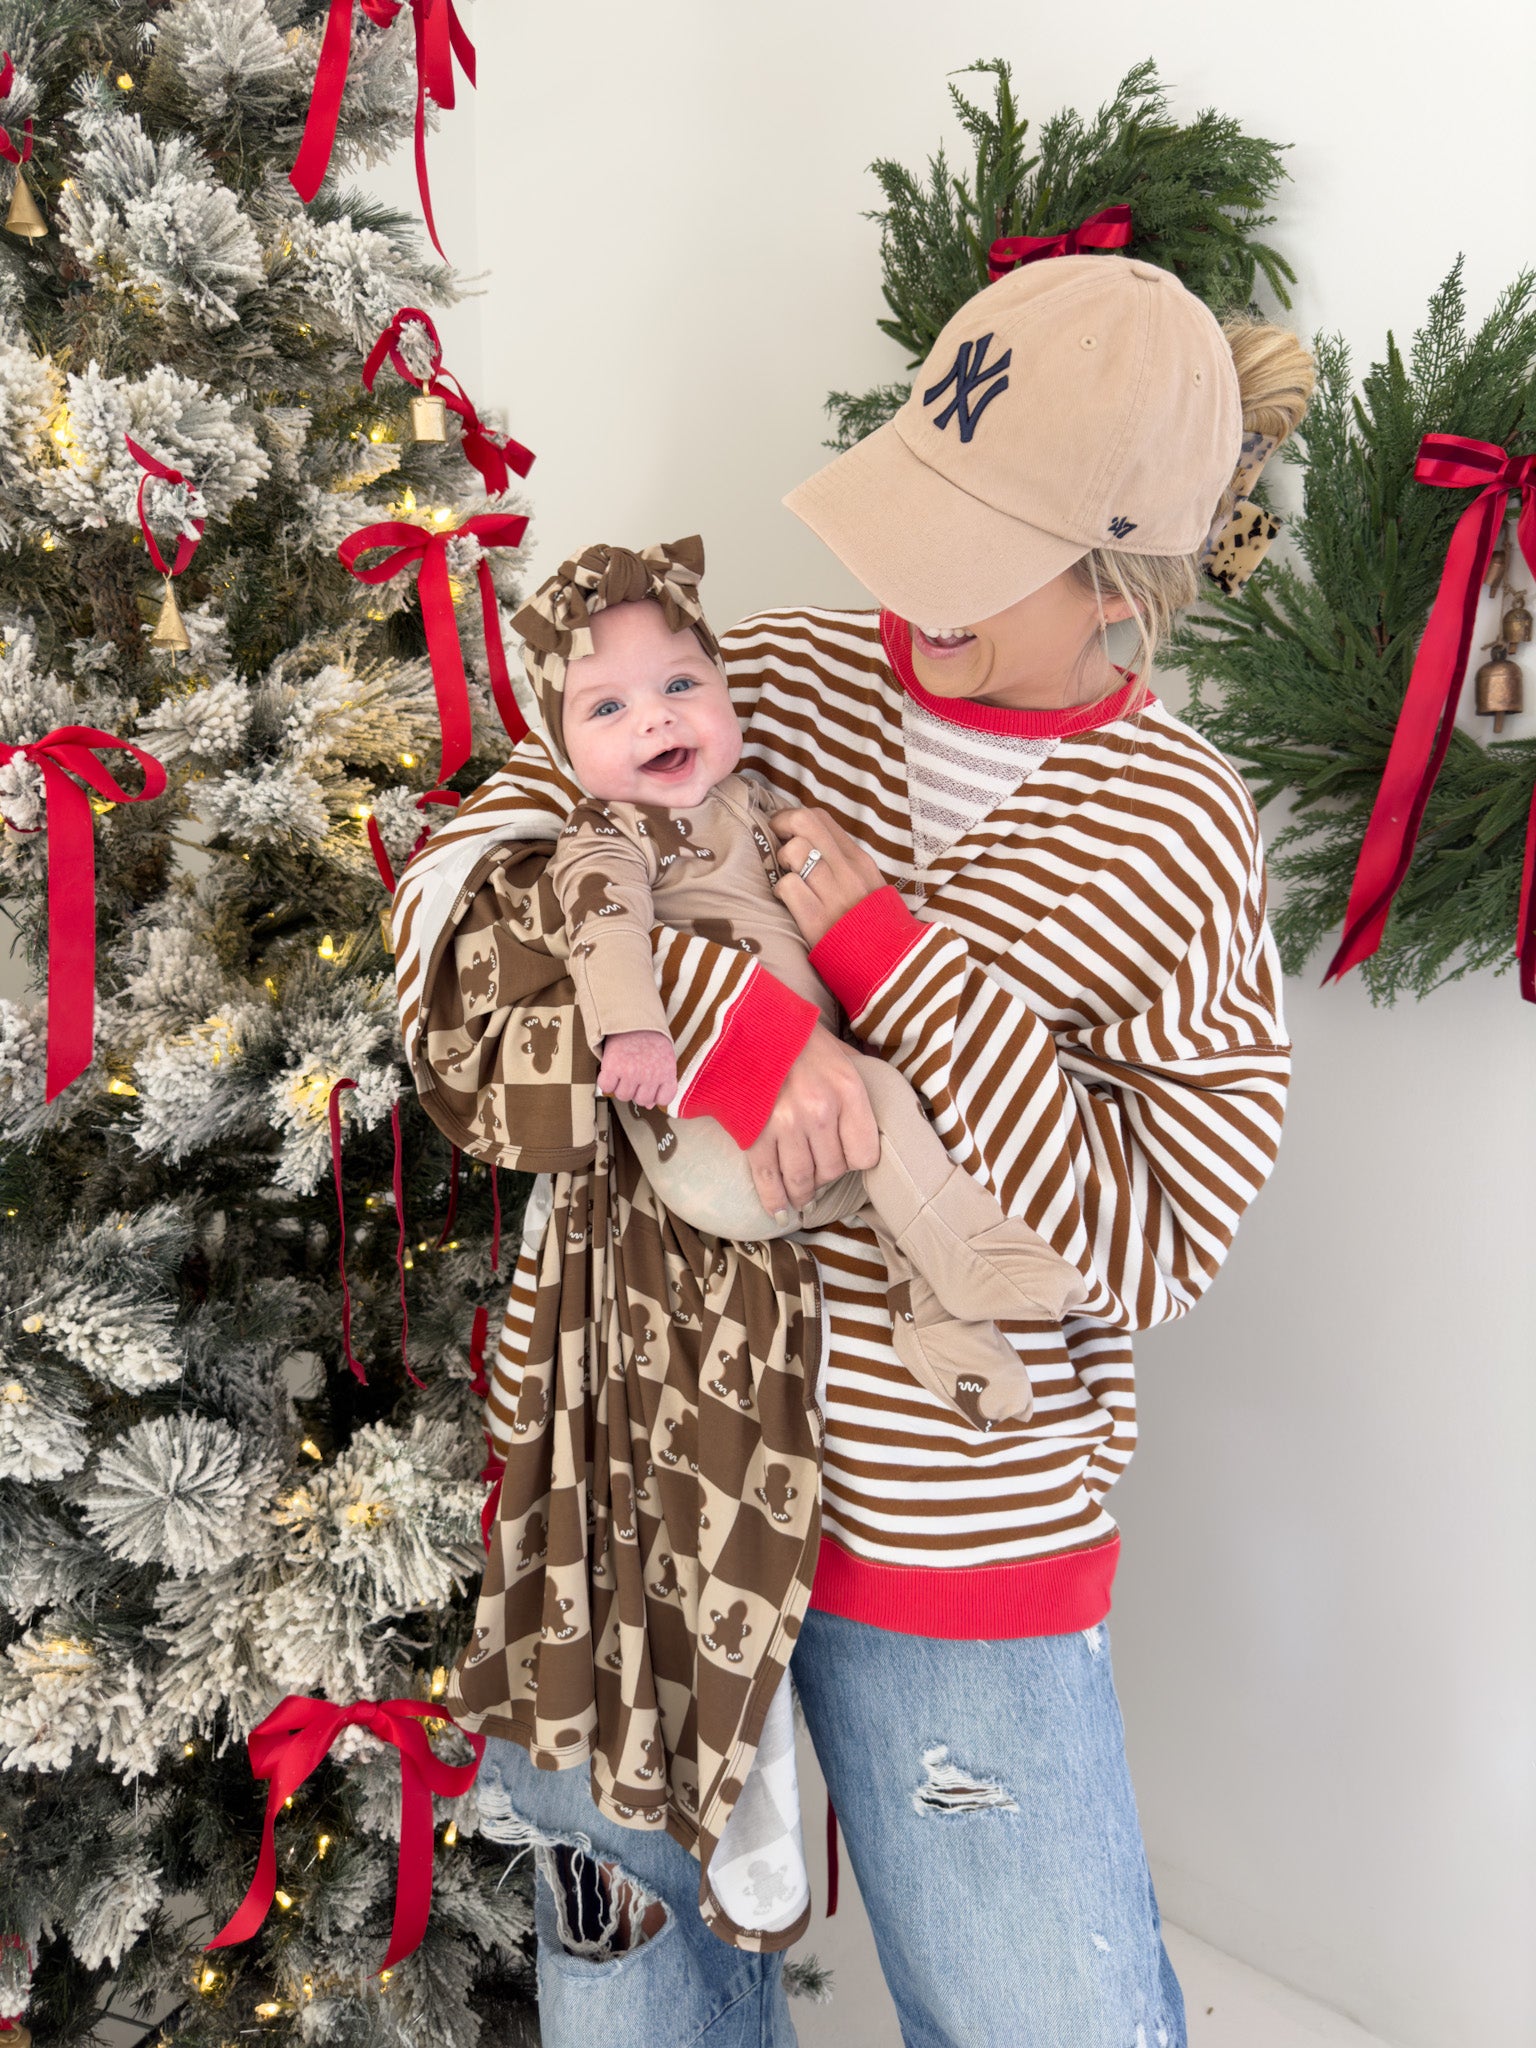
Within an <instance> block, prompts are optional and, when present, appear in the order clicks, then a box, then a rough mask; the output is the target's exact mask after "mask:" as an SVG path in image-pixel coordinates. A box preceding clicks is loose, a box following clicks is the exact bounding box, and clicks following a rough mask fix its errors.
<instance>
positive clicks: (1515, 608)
mask: <svg viewBox="0 0 1536 2048" xmlns="http://www.w3.org/2000/svg"><path fill="white" fill-rule="evenodd" d="M1525 595H1526V594H1525V592H1524V591H1523V590H1512V591H1511V592H1510V593H1509V610H1508V611H1507V612H1505V614H1504V619H1503V623H1502V624H1501V625H1500V627H1499V638H1500V639H1501V640H1502V641H1503V642H1504V645H1505V646H1506V647H1518V646H1519V645H1520V644H1521V643H1522V642H1523V641H1526V640H1529V639H1530V637H1531V615H1530V613H1529V611H1527V609H1526V604H1525Z"/></svg>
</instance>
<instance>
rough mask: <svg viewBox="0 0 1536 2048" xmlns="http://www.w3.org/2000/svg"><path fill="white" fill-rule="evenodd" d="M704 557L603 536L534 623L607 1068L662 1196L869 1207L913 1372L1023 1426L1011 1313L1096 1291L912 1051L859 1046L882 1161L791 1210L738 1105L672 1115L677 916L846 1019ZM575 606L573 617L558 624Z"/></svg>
mask: <svg viewBox="0 0 1536 2048" xmlns="http://www.w3.org/2000/svg"><path fill="white" fill-rule="evenodd" d="M702 569H703V548H702V545H701V543H699V542H698V541H697V540H696V539H695V540H692V541H680V542H676V543H673V544H672V545H671V546H670V547H667V548H652V549H647V550H646V551H645V554H644V555H643V556H635V555H632V554H629V553H628V552H627V551H626V550H623V549H616V548H606V547H599V548H589V549H588V550H587V551H586V552H585V553H584V554H583V555H581V556H578V557H576V558H575V559H574V560H573V561H572V562H568V563H566V564H565V565H564V566H563V568H562V570H561V571H560V573H559V575H557V576H556V577H553V578H551V579H550V581H549V583H547V584H545V585H544V586H543V588H542V589H541V590H540V591H539V593H538V595H537V596H536V597H535V598H534V600H533V601H532V603H531V605H529V606H527V607H525V608H524V610H523V611H522V612H521V613H519V615H518V617H517V619H516V620H515V621H514V624H515V625H516V626H517V627H518V629H519V630H521V631H523V632H524V634H525V642H526V646H525V653H526V658H527V665H528V670H529V675H530V679H531V680H532V682H533V685H534V688H535V690H536V692H537V693H538V695H539V697H540V701H541V708H542V711H543V715H544V723H545V730H546V735H547V738H548V740H549V743H550V745H551V748H552V749H553V751H554V752H555V754H556V756H557V758H561V757H563V758H564V760H566V761H567V762H568V763H569V767H570V771H571V774H572V776H573V778H574V779H575V781H576V782H577V783H579V784H580V786H581V787H582V789H584V790H585V791H586V792H587V797H586V801H584V802H582V803H580V804H578V805H577V806H576V808H575V809H574V810H573V811H572V813H571V817H570V821H569V823H568V824H567V826H566V828H565V831H564V833H563V835H562V837H561V838H560V840H559V841H558V843H557V845H556V849H555V853H554V856H553V858H552V860H551V862H550V866H549V871H548V877H549V881H550V884H551V886H552V887H553V889H554V891H555V894H556V897H557V898H558V900H559V903H560V906H561V909H562V910H563V912H564V914H565V919H566V931H567V936H568V938H569V941H570V967H571V975H572V978H573V980H574V983H575V988H576V996H577V1002H578V1005H579V1007H580V1010H581V1017H582V1023H583V1026H584V1028H585V1030H586V1032H587V1035H588V1037H589V1039H590V1041H591V1044H592V1049H593V1052H594V1053H595V1054H597V1055H598V1056H599V1057H600V1060H601V1069H600V1073H599V1078H598V1087H599V1089H600V1090H601V1091H602V1092H603V1093H605V1094H607V1095H610V1096H612V1097H613V1098H614V1100H615V1102H616V1103H617V1104H618V1106H619V1115H620V1118H621V1120H622V1121H623V1123H624V1126H625V1129H626V1132H627V1133H628V1135H629V1137H630V1140H631V1142H632V1143H633V1144H634V1146H635V1149H636V1150H637V1152H638V1153H639V1156H640V1158H641V1161H642V1163H643V1164H644V1166H645V1169H646V1174H647V1177H648V1178H649V1180H650V1182H651V1184H652V1186H653V1187H654V1188H655V1190H656V1192H657V1194H658V1195H659V1197H660V1198H661V1200H662V1201H663V1202H664V1203H665V1205H666V1206H667V1208H668V1209H670V1210H671V1211H672V1213H673V1214H674V1215H676V1216H679V1217H681V1218H682V1219H683V1220H684V1221H685V1222H687V1223H690V1224H692V1225H693V1226H694V1228H695V1229H699V1230H704V1231H708V1232H709V1233H710V1234H712V1235H714V1236H717V1237H724V1238H729V1239H735V1240H744V1239H752V1238H772V1237H780V1236H785V1235H787V1234H788V1233H789V1232H791V1231H796V1230H808V1229H815V1228H817V1227H819V1226H820V1225H822V1224H826V1223H831V1222H834V1221H837V1220H840V1219H842V1218H845V1217H850V1216H854V1215H860V1214H862V1215H863V1217H864V1218H865V1220H866V1221H867V1222H869V1223H870V1224H871V1225H872V1226H873V1228H874V1231H875V1234H876V1236H877V1237H878V1239H879V1242H880V1246H881V1249H882V1252H883V1253H884V1256H885V1259H886V1264H887V1268H888V1270H889V1273H890V1277H891V1283H892V1294H891V1302H892V1311H893V1326H894V1344H895V1349H896V1354H897V1356H898V1357H899V1358H900V1360H901V1362H902V1364H903V1365H904V1366H905V1368H906V1369H907V1371H908V1372H910V1373H911V1374H912V1376H913V1378H914V1379H916V1380H917V1381H918V1382H919V1383H920V1384H921V1385H923V1386H925V1387H927V1388H929V1390H930V1391H932V1392H933V1393H935V1394H937V1395H939V1397H940V1398H941V1399H943V1400H944V1401H946V1402H948V1403H949V1404H950V1405H951V1406H953V1407H955V1408H957V1409H958V1410H959V1411H960V1412H961V1413H962V1414H963V1415H965V1416H966V1417H967V1419H968V1420H969V1421H970V1422H971V1423H972V1424H974V1425H975V1426H976V1427H977V1428H980V1429H984V1430H985V1429H991V1428H994V1427H999V1426H1001V1427H1008V1428H1020V1427H1022V1426H1023V1424H1024V1423H1025V1422H1026V1421H1027V1420H1028V1418H1029V1415H1030V1411H1031V1408H1032V1405H1033V1396H1032V1394H1031V1390H1030V1384H1029V1376H1028V1373H1027V1372H1026V1370H1025V1368H1024V1365H1023V1363H1022V1362H1021V1360H1020V1358H1019V1356H1018V1354H1017V1352H1016V1351H1015V1350H1014V1348H1013V1346H1012V1345H1011V1344H1010V1343H1009V1342H1008V1340H1007V1338H1006V1337H1004V1336H1003V1334H1002V1333H1001V1332H1000V1331H999V1330H998V1329H997V1327H996V1321H995V1319H996V1318H999V1317H1015V1318H1024V1319H1027V1320H1033V1321H1040V1320H1049V1321H1053V1322H1054V1321H1059V1320H1060V1318H1061V1316H1062V1314H1063V1313H1064V1311H1065V1310H1067V1309H1068V1308H1070V1307H1071V1306H1072V1305H1073V1304H1074V1303H1076V1302H1077V1301H1079V1300H1081V1299H1082V1294H1083V1283H1082V1279H1081V1276H1080V1275H1079V1273H1078V1272H1077V1270H1076V1269H1075V1268H1074V1267H1072V1266H1069V1265H1068V1264H1067V1263H1066V1262H1065V1261H1064V1260H1063V1259H1060V1258H1058V1257H1057V1256H1056V1254H1055V1253H1054V1252H1052V1251H1051V1250H1050V1248H1049V1247H1048V1246H1047V1245H1046V1244H1045V1242H1044V1240H1043V1239H1041V1238H1040V1237H1038V1236H1037V1235H1036V1234H1035V1232H1034V1231H1032V1230H1030V1229H1029V1228H1028V1226H1027V1225H1025V1224H1023V1223H1019V1222H1015V1221H1012V1220H1011V1219H1009V1218H1008V1217H1006V1216H1005V1215H1004V1213H1003V1210H1002V1208H1001V1206H1000V1205H999V1204H998V1203H997V1202H996V1201H995V1200H994V1199H993V1197H992V1196H991V1195H990V1194H988V1193H987V1192H986V1190H985V1189H984V1188H983V1187H982V1186H981V1185H980V1184H979V1183H978V1182H977V1181H975V1180H973V1179H972V1177H971V1176H970V1175H969V1174H968V1173H967V1172H966V1171H965V1170H964V1168H962V1167H959V1166H956V1165H955V1164H954V1163H953V1162H952V1161H951V1159H950V1158H949V1155H948V1154H947V1153H946V1151H945V1150H944V1147H943V1144H942V1143H941V1141H940V1139H939V1137H938V1135H937V1133H936V1132H935V1131H934V1129H933V1127H932V1126H931V1124H930V1123H929V1121H928V1119H927V1116H926V1114H925V1112H924V1110H923V1107H922V1104H921V1102H920V1101H919V1098H918V1096H917V1094H916V1093H915V1091H914V1090H913V1088H912V1087H911V1085H910V1084H909V1083H908V1082H907V1081H906V1080H905V1079H904V1078H903V1077H902V1076H901V1074H899V1073H898V1072H897V1070H896V1069H895V1068H894V1067H892V1066H889V1065H887V1064H886V1062H885V1061H883V1060H878V1059H873V1058H870V1057H868V1056H867V1055H864V1054H855V1055H854V1057H855V1058H856V1059H857V1061H858V1065H859V1072H860V1075H861V1077H862V1079H863V1081H864V1084H865V1086H866V1088H867V1090H868V1093H869V1099H870V1104H871V1107H872V1109H873V1111H874V1115H875V1120H876V1123H877V1125H878V1126H879V1130H880V1136H881V1145H880V1160H879V1164H878V1165H876V1166H874V1167H871V1168H870V1169H869V1170H868V1171H867V1172H864V1173H849V1174H845V1175H844V1176H843V1177H842V1179H840V1180H838V1181H836V1182H834V1183H833V1184H832V1185H831V1186H830V1187H826V1188H823V1189H821V1190H819V1191H818V1193H817V1195H816V1196H815V1198H814V1200H813V1201H812V1203H811V1204H810V1206H809V1207H808V1208H806V1209H804V1210H801V1211H799V1212H794V1211H791V1212H789V1213H788V1214H784V1213H782V1212H781V1214H780V1215H779V1216H778V1217H774V1216H771V1215H769V1214H768V1213H767V1212H766V1211H765V1210H764V1208H763V1206H762V1204H761V1202H760V1201H759V1199H758V1195H757V1189H756V1185H755V1183H754V1181H753V1178H752V1173H751V1169H750V1166H749V1164H748V1160H747V1157H746V1154H745V1153H744V1152H742V1151H741V1150H740V1149H739V1147H738V1146H737V1145H736V1143H735V1141H734V1140H733V1139H732V1138H731V1137H730V1135H729V1133H728V1132H726V1131H725V1130H724V1129H723V1128H722V1127H721V1126H720V1125H719V1124H717V1123H716V1122H715V1121H714V1120H713V1119H712V1118H709V1117H698V1118H690V1119H687V1120H683V1119H677V1120H673V1119H670V1118H668V1117H667V1116H665V1115H664V1114H660V1113H658V1112H660V1111H662V1110H663V1108H664V1106H665V1105H666V1104H668V1103H670V1102H671V1101H672V1099H673V1097H674V1095H675V1094H676V1091H677V1057H676V1053H675V1051H674V1048H673V1043H672V1038H671V1035H670V1033H669V1032H668V1030H667V1025H666V1017H665V1012H664V1010H663V1006H662V1002H661V998H660V996H659V994H658V993H657V988H656V980H655V973H654V968H653V963H652V954H651V941H650V932H651V928H652V926H653V925H655V924H656V923H658V922H661V923H665V924H668V925H671V926H673V927H674V928H675V929H677V930H681V931H688V932H694V933H698V934H699V935H701V936H702V937H705V938H709V939H713V940H716V941H717V942H719V943H721V944H724V945H729V946H735V947H739V948H740V949H741V950H743V951H745V952H748V953H751V954H754V955H755V956H757V958H758V959H760V960H761V962H762V964H763V965H764V966H765V967H766V968H767V969H768V970H769V972H770V973H772V974H773V975H775V976H776V977H777V978H778V980H779V981H781V982H782V983H784V984H785V986H786V987H788V988H790V989H793V990H794V991H795V992H796V993H797V994H799V995H801V996H804V997H806V998H808V999H809V1000H810V1001H811V1002H813V1003H815V1004H816V1005H817V1007H818V1008H819V1009H820V1011H821V1014H822V1018H823V1020H824V1021H825V1023H826V1024H827V1025H828V1027H829V1028H830V1029H831V1030H833V1031H838V1030H839V1029H840V1028H841V1019H840V1018H839V1016H838V1012H837V1006H836V1004H835V1003H834V1001H833V999H832V997H831V996H830V995H829V993H828V992H827V990H826V989H825V988H824V987H823V985H822V983H821V981H820V980H819V979H818V977H817V976H816V974H815V973H814V971H813V970H812V968H811V965H810V962H809V960H808V958H807V946H806V942H805V940H804V939H803V938H802V937H801V934H800V932H799V929H798V927H797V926H796V924H795V922H794V919H793V918H792V917H791V915H790V913H789V911H788V910H787V909H786V908H785V907H784V905H783V904H782V903H781V902H780V901H779V900H778V898H777V897H776V896H775V895H774V894H773V884H774V883H775V882H776V881H777V880H778V878H779V869H778V865H777V861H776V857H775V846H776V842H775V839H774V835H773V832H772V830H771V829H770V821H771V819H772V816H773V814H774V812H775V811H776V810H777V809H778V808H779V806H778V805H777V803H776V802H775V801H774V799H773V797H772V796H771V794H770V793H769V792H768V791H767V790H766V789H765V788H764V787H763V785H762V784H760V783H758V782H756V781H754V780H751V779H749V778H747V777H745V776H742V775H739V774H737V773H736V772H735V771H736V767H737V764H738V762H739V761H740V759H741V751H742V735H741V728H740V726H739V724H738V723H737V720H736V715H735V712H734V710H733V709H732V706H731V700H730V696H729V693H728V691H727V688H726V681H725V676H724V672H723V671H722V669H721V667H720V664H719V661H718V659H717V656H716V651H715V642H714V638H713V635H712V634H711V633H710V631H709V627H708V625H707V624H706V623H705V621H704V617H703V613H702V610H701V609H700V608H699V606H698V601H697V596H696V587H697V582H698V577H699V574H700V573H701V572H702ZM556 620H564V621H566V622H568V623H567V624H566V625H565V627H564V629H563V631H561V632H559V633H556V632H555V631H553V630H552V622H554V621H556ZM572 625H574V631H573V630H572ZM552 640H561V641H563V642H564V646H565V651H564V652H561V651H559V649H558V648H556V647H552V646H551V645H550V644H549V643H550V642H551V641H552ZM541 642H542V643H543V644H542V645H541V644H540V643H541ZM588 649H590V651H586V650H588Z"/></svg>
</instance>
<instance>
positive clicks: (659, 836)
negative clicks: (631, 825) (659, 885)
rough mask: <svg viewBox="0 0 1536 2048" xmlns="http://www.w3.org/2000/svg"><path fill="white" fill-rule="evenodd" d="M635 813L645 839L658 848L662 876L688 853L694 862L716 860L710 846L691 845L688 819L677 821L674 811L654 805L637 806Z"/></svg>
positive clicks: (658, 867) (658, 869)
mask: <svg viewBox="0 0 1536 2048" xmlns="http://www.w3.org/2000/svg"><path fill="white" fill-rule="evenodd" d="M635 810H636V823H637V825H638V826H639V830H640V836H641V838H642V839H649V840H650V842H651V844H652V846H654V847H655V849H656V867H657V871H658V873H660V874H663V875H664V874H665V873H666V872H667V869H668V868H669V867H671V865H672V863H673V862H674V861H675V860H679V859H681V857H682V856H683V855H684V854H685V853H686V854H687V855H688V856H689V858H690V859H692V860H713V859H714V857H715V856H714V855H713V854H712V853H711V852H710V850H709V848H708V847H707V846H691V845H690V844H689V841H690V840H691V839H692V837H693V827H692V826H691V825H690V824H689V822H688V820H687V819H686V818H674V817H673V815H672V813H671V812H670V811H661V810H656V809H654V808H653V807H652V806H651V805H650V804H637V805H636V806H635Z"/></svg>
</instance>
